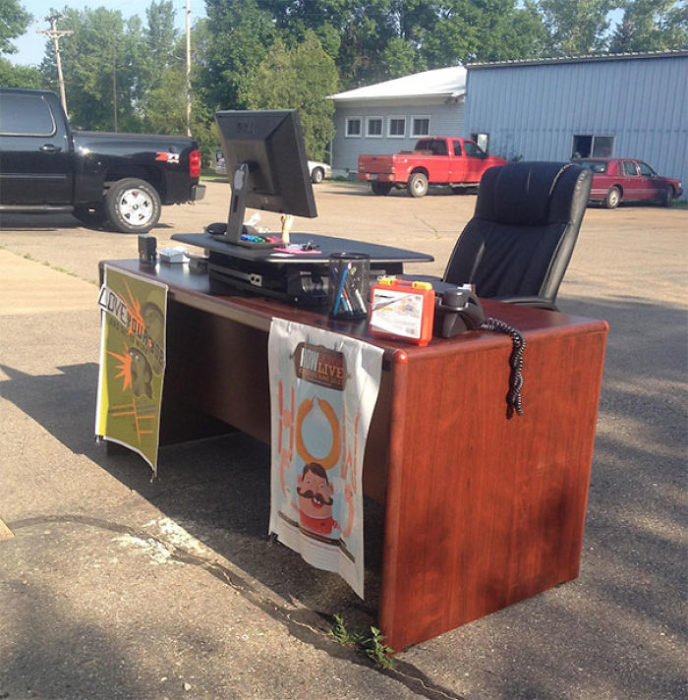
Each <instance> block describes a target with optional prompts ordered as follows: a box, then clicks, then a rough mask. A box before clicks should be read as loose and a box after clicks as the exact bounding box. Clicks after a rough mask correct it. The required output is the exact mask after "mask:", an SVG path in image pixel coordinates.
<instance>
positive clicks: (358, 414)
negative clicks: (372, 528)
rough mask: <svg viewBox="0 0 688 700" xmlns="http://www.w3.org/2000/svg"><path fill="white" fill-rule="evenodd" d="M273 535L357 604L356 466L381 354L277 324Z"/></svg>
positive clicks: (359, 498)
mask: <svg viewBox="0 0 688 700" xmlns="http://www.w3.org/2000/svg"><path fill="white" fill-rule="evenodd" d="M268 358H269V368H270V415H271V436H272V438H271V441H272V445H271V499H270V532H271V533H275V534H276V535H277V537H278V539H279V540H280V542H282V543H283V544H285V545H286V546H287V547H289V548H291V549H293V550H295V551H297V552H299V553H300V554H301V556H302V557H303V559H305V560H306V561H307V562H308V563H309V564H311V565H313V566H315V567H317V568H319V569H325V570H327V571H335V572H338V573H339V574H340V575H341V576H342V577H343V578H344V580H345V581H347V583H348V584H349V585H350V586H351V587H352V588H353V590H354V591H355V592H356V593H357V594H358V595H359V596H360V597H361V598H363V574H364V562H363V491H362V469H363V454H364V452H365V443H366V438H367V435H368V428H369V425H370V418H371V416H372V414H373V409H374V408H375V402H376V401H377V394H378V390H379V388H380V375H381V372H382V350H381V349H380V348H377V347H375V346H373V345H370V344H368V343H364V342H362V341H360V340H356V339H354V338H347V337H345V336H341V335H339V334H337V333H331V332H329V331H325V330H320V329H316V328H312V327H310V326H303V325H300V324H298V323H292V322H289V321H283V320H281V319H273V321H272V326H271V328H270V339H269V345H268Z"/></svg>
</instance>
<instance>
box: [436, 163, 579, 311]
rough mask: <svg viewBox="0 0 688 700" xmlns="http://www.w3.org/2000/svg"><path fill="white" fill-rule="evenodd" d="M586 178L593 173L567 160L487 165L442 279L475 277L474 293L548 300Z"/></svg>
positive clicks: (567, 252) (572, 237) (570, 244)
mask: <svg viewBox="0 0 688 700" xmlns="http://www.w3.org/2000/svg"><path fill="white" fill-rule="evenodd" d="M591 183H592V173H591V172H590V171H589V170H585V169H583V168H581V167H580V166H579V165H576V164H574V163H549V162H539V161H533V162H525V161H521V162H516V163H507V164H506V165H499V166H495V167H493V168H489V169H488V170H486V171H485V174H484V175H483V177H482V180H481V181H480V189H479V191H478V201H477V203H476V206H475V213H474V215H473V218H472V219H471V220H470V221H469V222H468V224H466V227H465V228H464V230H463V232H462V234H461V236H459V240H458V241H457V243H456V246H455V247H454V251H453V253H452V255H451V257H450V258H449V262H448V264H447V268H446V270H445V273H444V277H443V280H444V281H445V282H450V283H452V284H464V283H471V284H475V286H476V291H477V293H478V296H481V297H486V298H495V297H502V298H503V297H523V296H526V297H542V298H543V299H545V300H547V301H549V302H551V303H552V304H554V301H555V299H556V296H557V292H558V290H559V285H560V284H561V281H562V279H563V277H564V273H565V272H566V268H567V266H568V264H569V260H570V259H571V255H572V253H573V248H574V246H575V244H576V239H577V238H578V232H579V230H580V225H581V222H582V220H583V215H584V213H585V208H586V206H587V203H588V196H589V194H590V185H591Z"/></svg>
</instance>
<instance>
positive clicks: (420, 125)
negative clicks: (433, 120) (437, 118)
mask: <svg viewBox="0 0 688 700" xmlns="http://www.w3.org/2000/svg"><path fill="white" fill-rule="evenodd" d="M429 134H430V117H413V121H412V122H411V136H428V135H429Z"/></svg>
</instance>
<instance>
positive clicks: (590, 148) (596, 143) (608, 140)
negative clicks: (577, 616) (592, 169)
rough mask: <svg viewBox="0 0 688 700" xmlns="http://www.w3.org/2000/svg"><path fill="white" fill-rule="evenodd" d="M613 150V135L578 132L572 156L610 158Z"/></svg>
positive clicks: (574, 139) (574, 140)
mask: <svg viewBox="0 0 688 700" xmlns="http://www.w3.org/2000/svg"><path fill="white" fill-rule="evenodd" d="M613 152H614V137H613V136H595V135H593V134H577V135H575V136H574V137H573V148H572V150H571V157H572V158H608V157H609V156H611V155H612V153H613Z"/></svg>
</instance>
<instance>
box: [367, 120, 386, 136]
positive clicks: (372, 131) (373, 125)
mask: <svg viewBox="0 0 688 700" xmlns="http://www.w3.org/2000/svg"><path fill="white" fill-rule="evenodd" d="M366 136H370V137H372V138H381V137H382V117H368V119H367V120H366Z"/></svg>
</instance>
